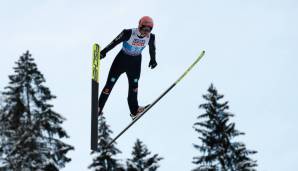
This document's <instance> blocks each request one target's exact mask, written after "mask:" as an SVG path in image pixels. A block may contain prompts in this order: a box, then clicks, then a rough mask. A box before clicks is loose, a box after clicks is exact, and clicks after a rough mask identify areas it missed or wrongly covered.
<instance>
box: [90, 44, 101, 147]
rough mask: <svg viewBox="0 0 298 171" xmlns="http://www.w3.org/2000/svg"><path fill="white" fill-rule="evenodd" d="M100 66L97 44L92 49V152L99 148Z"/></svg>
mask: <svg viewBox="0 0 298 171" xmlns="http://www.w3.org/2000/svg"><path fill="white" fill-rule="evenodd" d="M99 65H100V47H99V45H98V44H97V43H94V44H93V48H92V83H91V150H94V151H97V148H98V145H97V143H98V82H99Z"/></svg>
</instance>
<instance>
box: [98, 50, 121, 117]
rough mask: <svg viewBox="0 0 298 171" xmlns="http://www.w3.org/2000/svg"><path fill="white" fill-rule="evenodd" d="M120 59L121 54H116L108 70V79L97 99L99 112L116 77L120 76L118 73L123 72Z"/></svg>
mask: <svg viewBox="0 0 298 171" xmlns="http://www.w3.org/2000/svg"><path fill="white" fill-rule="evenodd" d="M121 63H122V60H121V56H119V54H118V55H117V56H116V58H115V60H114V61H113V64H112V66H111V69H110V71H109V76H108V79H107V81H106V84H105V86H104V88H103V90H102V92H101V94H100V97H99V100H98V107H99V110H100V111H99V113H101V112H102V110H103V108H104V106H105V103H106V101H107V100H108V97H109V95H110V93H111V91H112V89H113V87H114V85H115V83H116V81H117V80H118V78H119V77H120V75H121V74H122V73H123V72H124V70H123V69H122V64H121Z"/></svg>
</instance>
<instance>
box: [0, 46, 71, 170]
mask: <svg viewBox="0 0 298 171" xmlns="http://www.w3.org/2000/svg"><path fill="white" fill-rule="evenodd" d="M9 80H10V81H9V85H8V86H7V87H5V91H4V92H3V98H4V102H3V108H2V109H1V111H2V112H1V114H0V136H1V140H2V141H1V142H0V143H1V144H0V146H2V147H3V148H2V150H3V156H4V163H5V166H6V168H8V170H9V171H12V170H13V171H21V170H45V168H46V167H48V166H50V165H51V166H53V167H55V168H56V169H58V168H62V167H64V166H65V164H66V163H68V162H70V160H71V159H70V158H68V157H67V156H66V154H67V153H68V151H69V150H73V149H74V148H73V147H72V146H71V145H68V144H66V143H64V142H63V141H61V139H62V138H69V136H68V135H67V133H66V131H65V130H64V129H63V128H62V127H61V124H62V123H63V122H64V120H65V119H64V118H63V117H62V116H61V115H60V114H59V113H57V112H55V111H53V105H51V104H50V103H49V102H50V101H51V100H53V99H55V98H56V97H55V96H54V95H52V94H51V91H50V89H49V88H47V87H46V86H45V85H44V83H45V78H44V76H43V75H42V73H41V72H40V71H39V70H38V68H37V65H36V64H35V62H34V59H33V58H32V57H31V54H30V53H29V51H27V52H26V53H25V54H23V55H22V56H21V57H20V58H19V60H18V61H17V62H16V67H14V74H13V75H10V76H9Z"/></svg>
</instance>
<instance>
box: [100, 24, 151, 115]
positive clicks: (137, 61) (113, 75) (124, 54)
mask: <svg viewBox="0 0 298 171" xmlns="http://www.w3.org/2000/svg"><path fill="white" fill-rule="evenodd" d="M138 35H140V34H139V30H138V29H137V28H133V29H124V30H123V31H122V32H121V33H120V34H119V35H118V36H117V37H116V38H115V39H114V40H113V41H112V42H111V43H110V44H109V45H108V46H107V47H105V48H104V49H103V50H102V51H101V53H103V54H106V53H107V52H108V51H110V50H111V49H113V48H114V47H115V46H116V45H118V44H119V43H121V42H123V43H122V49H121V50H120V52H119V53H118V54H117V55H116V57H115V59H114V61H113V63H112V66H111V68H110V71H109V75H108V78H107V81H106V84H105V86H104V88H103V90H102V92H101V95H100V97H99V108H100V110H101V111H102V110H103V108H104V105H105V103H106V101H107V99H108V97H109V95H110V93H111V91H112V89H113V87H114V85H115V83H116V82H117V80H118V78H119V77H120V75H121V74H123V73H126V75H127V78H128V83H129V89H128V97H127V102H128V106H129V109H130V112H131V113H135V112H136V111H137V109H138V108H139V104H138V98H137V97H138V82H139V78H140V73H141V62H142V51H143V49H144V48H145V47H146V46H147V45H149V54H150V58H151V59H154V60H155V35H154V34H152V33H150V34H149V35H148V36H146V37H139V36H138ZM101 111H100V112H101Z"/></svg>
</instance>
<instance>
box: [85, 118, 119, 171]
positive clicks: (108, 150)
mask: <svg viewBox="0 0 298 171" xmlns="http://www.w3.org/2000/svg"><path fill="white" fill-rule="evenodd" d="M112 133H113V131H111V130H110V126H109V125H108V124H107V123H106V120H105V117H104V116H103V115H101V116H99V117H98V152H95V151H93V152H91V154H92V155H94V156H95V157H94V159H93V162H92V164H91V165H90V166H89V167H88V168H89V169H93V170H94V171H121V170H123V168H122V166H121V164H120V163H119V160H118V159H116V158H115V156H116V155H117V154H119V153H121V151H120V150H119V149H117V148H116V147H115V143H113V144H112V145H110V146H109V147H107V145H108V143H109V142H111V141H112V138H111V136H110V135H111V134H112Z"/></svg>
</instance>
